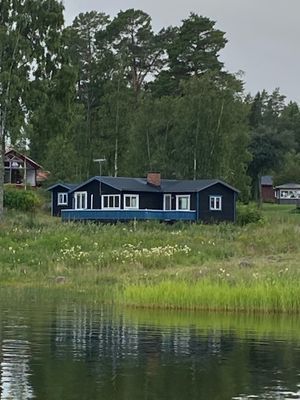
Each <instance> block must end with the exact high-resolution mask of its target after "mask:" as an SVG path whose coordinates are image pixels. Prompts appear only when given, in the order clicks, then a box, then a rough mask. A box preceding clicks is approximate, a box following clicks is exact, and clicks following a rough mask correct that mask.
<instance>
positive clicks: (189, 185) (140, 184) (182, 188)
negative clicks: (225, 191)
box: [48, 176, 238, 193]
mask: <svg viewBox="0 0 300 400" xmlns="http://www.w3.org/2000/svg"><path fill="white" fill-rule="evenodd" d="M94 180H96V181H98V182H102V183H103V184H105V185H108V186H110V187H113V188H114V189H117V190H119V191H125V190H126V191H130V192H158V193H159V192H160V193H170V192H171V193H174V192H175V193H189V192H200V191H201V190H204V189H206V188H208V187H210V186H212V185H215V184H217V183H220V184H221V185H224V186H226V187H228V188H229V189H231V190H233V191H234V192H237V193H238V190H237V189H235V188H234V187H232V186H230V185H228V184H227V183H225V182H223V181H221V180H218V179H200V180H199V179H198V180H174V179H173V180H171V179H161V185H160V186H154V185H151V184H149V183H147V179H146V178H125V177H109V176H101V177H100V176H94V177H92V178H90V179H89V180H87V181H85V182H83V183H81V184H80V185H78V186H76V187H75V188H73V189H71V190H70V191H71V192H74V191H76V190H78V189H80V188H81V187H83V186H85V185H87V184H88V183H90V182H92V181H94ZM48 190H50V188H49V189H48Z"/></svg>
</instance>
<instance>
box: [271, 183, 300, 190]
mask: <svg viewBox="0 0 300 400" xmlns="http://www.w3.org/2000/svg"><path fill="white" fill-rule="evenodd" d="M275 189H300V184H299V183H285V184H283V185H280V186H276V187H275Z"/></svg>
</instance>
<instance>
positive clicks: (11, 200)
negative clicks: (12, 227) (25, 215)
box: [4, 187, 41, 211]
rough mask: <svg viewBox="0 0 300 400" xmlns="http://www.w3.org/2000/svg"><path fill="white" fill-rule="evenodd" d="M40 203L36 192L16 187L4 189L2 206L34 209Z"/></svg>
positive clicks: (21, 209) (27, 209) (16, 208)
mask: <svg viewBox="0 0 300 400" xmlns="http://www.w3.org/2000/svg"><path fill="white" fill-rule="evenodd" d="M40 205H41V201H40V198H39V196H38V195H37V193H34V192H32V191H31V190H22V189H16V188H12V187H11V188H5V189H4V207H6V208H9V209H15V210H19V211H35V210H36V208H37V207H39V206H40Z"/></svg>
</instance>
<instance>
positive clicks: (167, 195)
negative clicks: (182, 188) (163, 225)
mask: <svg viewBox="0 0 300 400" xmlns="http://www.w3.org/2000/svg"><path fill="white" fill-rule="evenodd" d="M167 198H168V199H170V208H166V199H167ZM171 210H172V195H171V194H164V211H171Z"/></svg>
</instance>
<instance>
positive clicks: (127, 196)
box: [124, 194, 140, 210]
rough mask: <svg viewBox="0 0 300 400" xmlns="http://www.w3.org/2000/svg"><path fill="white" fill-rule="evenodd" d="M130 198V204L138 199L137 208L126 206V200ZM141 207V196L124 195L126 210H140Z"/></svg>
mask: <svg viewBox="0 0 300 400" xmlns="http://www.w3.org/2000/svg"><path fill="white" fill-rule="evenodd" d="M128 198H129V199H130V203H131V199H132V198H136V207H131V206H130V207H128V206H126V199H128ZM139 207H140V196H139V195H138V194H124V210H138V209H139Z"/></svg>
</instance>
